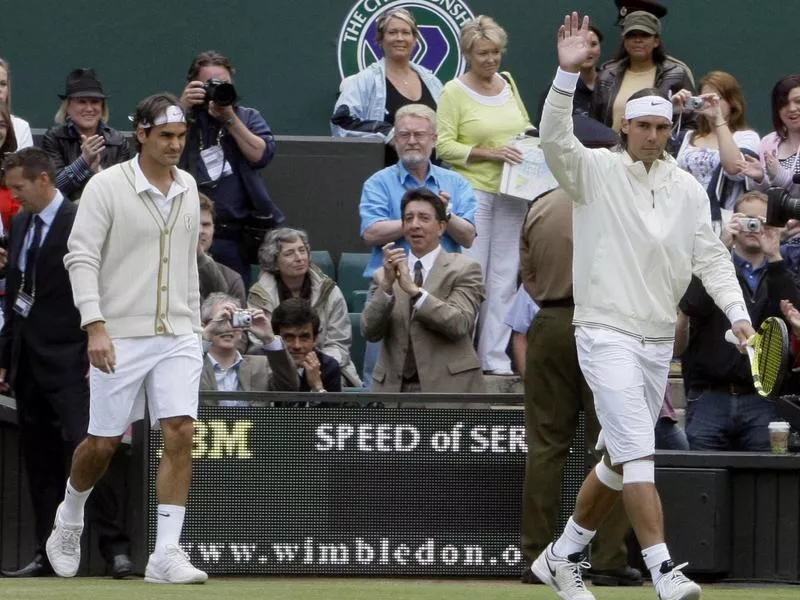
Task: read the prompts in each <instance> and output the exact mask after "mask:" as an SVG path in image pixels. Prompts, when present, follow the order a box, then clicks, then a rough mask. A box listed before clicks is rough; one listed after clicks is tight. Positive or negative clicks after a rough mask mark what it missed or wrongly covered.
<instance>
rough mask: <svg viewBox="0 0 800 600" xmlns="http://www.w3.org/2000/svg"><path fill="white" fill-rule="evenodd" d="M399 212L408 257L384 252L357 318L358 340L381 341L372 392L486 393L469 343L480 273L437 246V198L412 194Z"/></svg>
mask: <svg viewBox="0 0 800 600" xmlns="http://www.w3.org/2000/svg"><path fill="white" fill-rule="evenodd" d="M400 206H401V214H402V217H403V219H402V227H403V236H404V237H405V239H406V240H407V241H408V245H409V250H410V252H409V254H408V255H406V251H405V249H404V248H400V247H398V248H395V245H394V242H389V243H388V244H386V245H385V246H384V247H383V268H382V269H378V270H376V271H375V273H374V275H373V286H374V288H375V289H374V290H373V293H372V294H371V300H370V301H369V302H368V304H367V306H366V308H365V309H364V312H363V313H362V314H361V328H362V329H363V331H364V336H365V337H366V338H367V339H368V340H369V341H371V342H377V341H379V340H383V346H382V347H381V352H380V358H379V359H378V364H377V365H376V366H375V370H374V371H373V373H372V391H374V392H395V393H396V392H450V393H461V392H474V393H482V392H485V391H486V384H485V383H484V380H483V373H482V371H481V362H480V360H479V359H478V356H477V354H476V353H475V349H474V347H473V345H472V331H473V328H474V326H475V318H476V316H477V312H478V307H479V306H480V304H481V302H482V301H483V299H484V297H485V290H484V286H483V277H482V275H481V267H480V265H479V264H478V262H477V261H476V260H474V259H472V258H469V257H468V256H465V255H463V254H454V253H451V252H447V251H445V250H444V249H443V248H442V246H441V245H440V243H439V241H440V239H441V237H442V235H444V232H445V229H446V228H447V214H446V212H445V205H444V202H442V200H441V198H439V197H438V196H437V195H435V194H434V193H433V192H431V191H430V190H428V189H426V188H416V189H411V190H408V191H407V192H406V193H405V194H404V196H403V199H402V201H401V202H400Z"/></svg>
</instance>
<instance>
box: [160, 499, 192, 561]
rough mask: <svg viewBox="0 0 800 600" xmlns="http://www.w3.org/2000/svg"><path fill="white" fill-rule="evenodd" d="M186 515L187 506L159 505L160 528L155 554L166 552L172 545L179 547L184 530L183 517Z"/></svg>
mask: <svg viewBox="0 0 800 600" xmlns="http://www.w3.org/2000/svg"><path fill="white" fill-rule="evenodd" d="M185 515H186V507H185V506H176V505H174V504H159V505H158V527H157V529H156V549H155V552H160V551H161V550H164V549H165V548H166V547H167V546H169V545H170V544H171V545H173V546H177V545H178V540H180V539H181V530H182V529H183V517H184V516H185Z"/></svg>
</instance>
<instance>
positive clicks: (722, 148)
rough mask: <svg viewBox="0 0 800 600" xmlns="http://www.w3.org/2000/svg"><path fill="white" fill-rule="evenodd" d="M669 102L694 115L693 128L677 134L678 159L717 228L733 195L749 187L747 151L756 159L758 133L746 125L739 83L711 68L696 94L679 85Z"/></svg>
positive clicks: (727, 214) (728, 211)
mask: <svg viewBox="0 0 800 600" xmlns="http://www.w3.org/2000/svg"><path fill="white" fill-rule="evenodd" d="M672 102H673V104H674V105H675V107H676V108H677V109H678V110H684V111H686V112H693V113H694V114H695V115H696V117H697V128H696V129H688V130H684V131H682V132H681V134H680V136H679V138H678V144H676V145H677V146H678V151H677V155H676V160H677V161H678V166H679V167H680V168H682V169H683V170H684V171H687V172H689V173H690V174H691V175H692V176H694V178H695V179H696V180H697V181H698V182H699V183H700V185H702V186H703V187H704V188H705V189H706V191H707V193H708V199H709V205H710V210H711V220H712V222H713V223H714V226H715V228H716V230H717V231H718V232H721V231H722V228H723V227H724V223H726V222H727V221H728V220H729V218H730V215H731V214H732V212H733V207H734V204H735V203H736V199H737V198H739V196H741V195H742V194H743V193H744V192H745V191H747V190H748V189H750V188H751V187H753V182H752V181H750V180H749V179H748V177H747V169H745V165H746V163H745V157H750V159H751V160H755V161H757V160H758V145H759V137H758V133H756V132H755V131H753V130H752V129H751V128H750V127H749V126H748V125H747V116H746V115H747V105H746V103H745V99H744V94H743V93H742V88H741V86H739V82H738V81H736V78H735V77H733V75H731V74H730V73H725V72H723V71H712V72H711V73H709V74H707V75H706V76H705V77H703V79H702V80H701V81H700V96H692V92H690V91H689V90H681V91H679V92H678V93H676V94H675V95H673V97H672Z"/></svg>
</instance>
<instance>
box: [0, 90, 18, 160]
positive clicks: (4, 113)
mask: <svg viewBox="0 0 800 600" xmlns="http://www.w3.org/2000/svg"><path fill="white" fill-rule="evenodd" d="M0 117H2V119H3V120H4V121H5V122H6V139H5V141H4V142H3V145H2V146H0V156H2V155H4V154H8V153H9V152H15V151H16V149H17V135H16V133H14V122H13V121H12V120H11V110H9V108H8V105H7V104H3V103H2V102H0Z"/></svg>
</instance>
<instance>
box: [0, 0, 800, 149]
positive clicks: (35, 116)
mask: <svg viewBox="0 0 800 600" xmlns="http://www.w3.org/2000/svg"><path fill="white" fill-rule="evenodd" d="M466 2H467V4H468V5H469V6H470V8H471V9H472V11H473V12H474V13H475V14H478V13H486V14H489V15H492V16H494V17H495V18H496V19H497V21H498V22H499V23H500V24H501V25H503V26H504V27H505V28H506V29H507V31H508V34H509V48H508V55H507V57H506V60H505V64H504V68H507V69H508V70H510V71H512V72H513V73H514V76H515V78H516V80H517V82H518V83H519V85H520V88H521V91H522V94H523V97H524V98H525V100H526V103H527V105H528V107H529V110H530V111H531V112H535V111H536V107H537V105H538V101H539V97H540V94H541V93H542V91H543V90H544V89H545V88H546V86H547V83H548V82H549V80H550V79H551V77H552V73H553V71H554V69H555V64H556V63H555V51H554V41H553V40H554V31H555V28H556V26H557V25H558V23H559V20H560V18H562V15H563V13H564V12H565V11H566V10H568V9H571V8H575V9H578V10H585V9H588V8H591V10H593V11H594V13H593V16H595V17H596V19H595V20H596V22H597V24H598V25H599V26H600V27H601V28H602V29H603V31H605V32H606V33H607V36H606V43H605V44H604V49H603V50H604V51H603V57H604V58H606V57H610V56H611V55H613V54H614V53H615V52H616V50H617V46H618V42H617V40H618V34H617V32H616V31H615V30H613V29H612V23H613V22H614V18H615V14H616V13H615V7H614V5H613V2H612V0H581V1H571V2H566V1H564V0H471V1H470V0H466ZM665 4H667V5H668V7H669V10H670V14H669V15H668V16H667V17H666V19H665V32H664V41H665V44H666V48H667V50H668V51H669V52H670V53H672V54H674V55H675V56H678V57H679V58H681V59H683V60H684V61H686V62H688V63H689V64H690V65H691V67H692V69H693V70H694V73H695V75H696V76H697V77H698V78H700V77H702V75H703V74H704V73H706V72H707V71H709V70H712V69H724V70H728V71H730V72H732V73H733V74H734V75H735V76H736V77H737V78H738V79H739V81H740V82H741V83H742V85H743V86H744V88H745V92H746V94H747V98H748V100H749V104H750V121H751V124H752V125H753V126H755V127H756V128H757V129H758V130H759V132H761V133H762V134H763V133H766V132H768V131H770V130H771V125H770V115H769V93H770V90H771V88H772V86H773V85H774V83H775V81H776V80H777V79H778V78H779V77H781V76H782V75H784V74H786V73H789V72H791V71H793V70H797V71H800V64H798V63H797V53H796V51H794V50H793V48H794V46H795V42H796V34H795V35H792V33H791V31H796V30H797V29H796V24H797V23H800V2H795V1H790V0H764V1H762V2H760V3H754V2H752V0H703V1H700V0H665ZM352 5H353V2H352V0H329V1H325V0H194V1H189V0H137V1H129V0H114V1H105V2H100V1H99V0H69V1H65V0H61V1H55V0H37V1H30V0H28V1H25V2H23V1H21V0H6V1H5V2H3V17H2V20H3V34H2V38H0V39H2V42H0V56H3V57H5V58H7V59H8V60H10V61H11V63H12V70H13V77H12V79H13V87H14V96H13V100H14V102H13V104H14V107H13V108H14V112H15V113H18V114H19V115H21V116H23V117H25V118H27V119H28V120H29V121H30V122H31V124H32V126H34V127H47V126H49V125H50V124H51V123H52V118H53V114H54V113H55V111H56V108H57V106H58V102H59V100H58V98H57V97H56V93H57V92H60V91H61V90H63V86H64V79H65V77H66V74H67V73H68V72H69V71H70V70H71V69H73V68H75V67H85V66H94V67H96V68H97V69H98V71H99V72H100V74H101V76H102V81H103V85H104V87H105V89H106V91H107V93H110V94H111V95H113V98H112V99H111V101H110V107H111V115H112V116H111V124H112V125H113V126H114V127H117V128H121V129H127V128H128V123H127V120H126V119H125V115H127V114H129V113H130V112H132V110H133V107H134V106H135V104H136V102H137V101H138V100H139V99H140V98H142V97H144V96H146V95H148V94H150V93H152V92H155V91H160V90H163V89H168V90H172V91H174V92H176V93H177V92H180V90H181V89H182V87H183V82H184V75H185V73H186V69H187V67H188V65H189V62H190V60H191V58H192V57H193V56H194V55H195V54H196V53H197V52H199V51H202V50H207V49H209V48H215V49H218V50H220V51H222V52H224V53H226V54H228V55H229V56H230V57H231V58H232V60H233V61H234V64H235V65H236V66H237V68H238V71H239V74H238V77H237V80H236V83H237V87H238V88H239V90H240V93H241V94H242V95H243V96H244V104H246V105H251V106H255V107H257V108H259V109H260V110H261V111H262V112H263V113H264V115H265V117H266V119H267V121H268V122H269V123H270V124H271V125H272V127H273V129H274V130H275V132H276V133H281V134H296V135H311V134H316V135H325V134H327V133H328V126H327V119H328V116H329V114H330V111H331V108H332V105H333V102H334V95H335V92H336V90H337V88H338V84H339V75H338V68H337V58H336V43H337V37H338V34H339V29H340V26H341V23H342V21H343V19H344V17H345V15H346V14H347V13H348V12H349V10H350V8H351V6H352Z"/></svg>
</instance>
